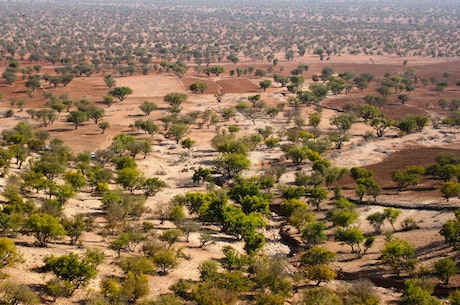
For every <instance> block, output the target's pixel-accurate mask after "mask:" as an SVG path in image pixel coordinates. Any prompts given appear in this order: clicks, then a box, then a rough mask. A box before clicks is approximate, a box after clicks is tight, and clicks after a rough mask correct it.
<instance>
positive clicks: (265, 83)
mask: <svg viewBox="0 0 460 305" xmlns="http://www.w3.org/2000/svg"><path fill="white" fill-rule="evenodd" d="M271 84H272V81H271V80H269V79H266V80H263V81H261V82H259V85H260V88H262V89H263V90H264V92H265V91H266V90H267V88H269V87H270V86H271Z"/></svg>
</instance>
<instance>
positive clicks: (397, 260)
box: [381, 238, 417, 276]
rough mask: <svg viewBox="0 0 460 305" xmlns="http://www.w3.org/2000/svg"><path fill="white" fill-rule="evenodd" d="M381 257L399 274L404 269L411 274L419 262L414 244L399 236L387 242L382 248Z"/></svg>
mask: <svg viewBox="0 0 460 305" xmlns="http://www.w3.org/2000/svg"><path fill="white" fill-rule="evenodd" d="M381 259H382V261H383V263H384V264H385V265H388V266H390V267H391V268H392V269H393V272H395V273H396V274H397V275H398V276H399V275H400V274H401V272H402V271H406V272H409V273H410V274H411V273H412V272H413V271H414V270H415V266H416V264H417V261H416V259H415V249H414V246H412V245H411V244H410V243H409V242H408V241H406V240H404V239H399V238H395V239H393V240H391V241H389V242H387V243H386V244H385V247H384V248H383V249H382V256H381Z"/></svg>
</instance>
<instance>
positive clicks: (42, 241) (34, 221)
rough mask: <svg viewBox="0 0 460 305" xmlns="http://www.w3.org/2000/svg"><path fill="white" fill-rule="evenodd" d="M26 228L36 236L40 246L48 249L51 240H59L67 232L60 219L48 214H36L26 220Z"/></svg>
mask: <svg viewBox="0 0 460 305" xmlns="http://www.w3.org/2000/svg"><path fill="white" fill-rule="evenodd" d="M25 225H26V228H27V229H28V230H30V232H31V233H33V234H34V235H35V238H36V239H37V242H38V245H39V246H40V247H46V246H47V245H48V242H49V241H50V239H53V238H58V237H60V236H62V235H65V234H66V233H67V232H66V230H65V229H64V227H63V226H62V225H61V224H60V221H59V218H58V217H54V216H51V215H48V214H43V213H35V214H32V215H31V216H30V218H29V219H27V220H26V223H25Z"/></svg>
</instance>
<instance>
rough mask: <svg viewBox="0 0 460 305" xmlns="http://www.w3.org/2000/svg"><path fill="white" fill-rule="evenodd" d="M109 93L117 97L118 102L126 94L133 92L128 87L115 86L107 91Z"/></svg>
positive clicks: (122, 99) (123, 98) (121, 100)
mask: <svg viewBox="0 0 460 305" xmlns="http://www.w3.org/2000/svg"><path fill="white" fill-rule="evenodd" d="M109 94H110V95H111V96H113V97H116V98H117V99H119V100H120V102H123V101H124V100H125V98H126V97H127V96H128V95H130V94H133V89H131V88H129V87H115V88H113V89H111V90H110V91H109Z"/></svg>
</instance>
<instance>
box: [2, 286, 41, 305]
mask: <svg viewBox="0 0 460 305" xmlns="http://www.w3.org/2000/svg"><path fill="white" fill-rule="evenodd" d="M0 294H1V297H0V302H1V303H2V304H11V305H13V304H14V305H16V304H18V305H19V304H24V305H35V304H40V303H41V301H40V297H39V296H38V294H37V293H35V292H34V291H33V290H32V289H31V288H29V287H28V286H26V285H19V284H17V283H14V282H12V281H9V280H7V281H4V282H2V284H1V285H0Z"/></svg>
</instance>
